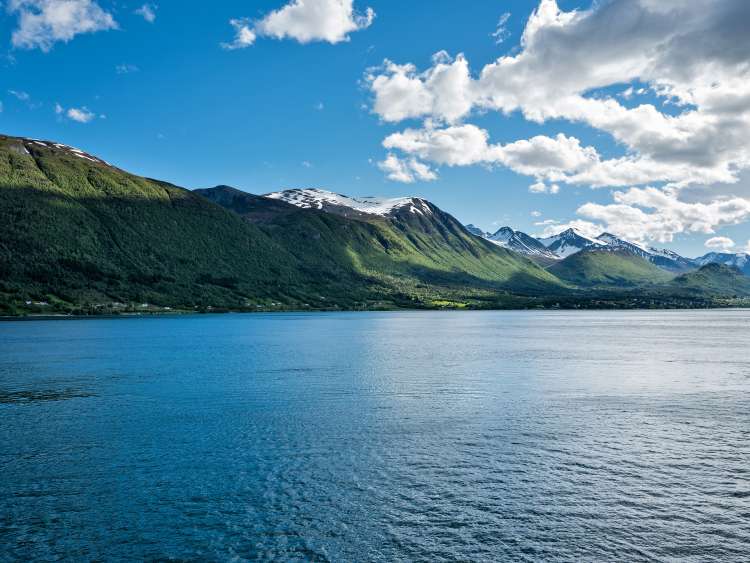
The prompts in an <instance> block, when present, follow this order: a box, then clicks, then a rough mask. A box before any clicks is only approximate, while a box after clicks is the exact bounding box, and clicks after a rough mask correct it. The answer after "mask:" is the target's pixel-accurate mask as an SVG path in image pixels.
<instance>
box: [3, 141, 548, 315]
mask: <svg viewBox="0 0 750 563" xmlns="http://www.w3.org/2000/svg"><path fill="white" fill-rule="evenodd" d="M240 193H242V192H240ZM214 196H215V197H214V199H215V200H216V201H217V203H214V202H212V201H209V200H208V199H207V198H206V197H204V196H203V195H201V194H200V193H195V192H191V191H189V190H185V189H183V188H180V187H177V186H174V185H171V184H169V183H166V182H161V181H157V180H151V179H147V178H142V177H139V176H136V175H133V174H129V173H128V172H125V171H123V170H120V169H118V168H116V167H114V166H111V165H109V164H108V163H106V162H104V161H102V160H100V159H98V158H97V157H95V156H92V155H90V154H87V153H84V152H82V151H79V150H77V149H73V148H72V147H67V146H65V145H62V144H58V143H53V142H48V141H36V140H30V139H21V138H15V137H7V136H0V235H1V236H0V311H5V312H8V311H10V312H14V311H21V312H22V311H27V310H30V311H33V312H45V311H54V310H63V311H76V312H108V311H115V312H116V311H121V310H125V309H129V308H133V307H134V304H137V306H135V308H136V310H141V309H144V310H149V309H151V308H152V305H158V306H160V307H172V308H199V309H203V308H208V307H213V308H232V309H251V310H256V309H277V308H307V307H310V308H360V307H366V308H373V307H375V308H378V307H394V306H396V307H397V306H428V307H429V306H436V305H438V306H439V305H441V304H446V305H448V306H451V305H466V304H468V305H472V306H509V305H517V304H518V303H522V302H523V301H519V300H518V299H517V298H516V297H514V296H513V295H510V292H514V293H518V294H524V295H537V294H539V293H540V292H544V291H548V290H550V289H551V290H558V289H560V288H561V287H562V286H561V284H560V282H559V281H558V280H556V279H555V278H554V277H553V276H551V275H550V274H548V273H547V272H545V271H543V270H541V269H540V268H538V267H537V266H535V265H534V264H532V263H531V262H529V261H528V260H526V259H525V258H522V257H520V256H517V255H515V254H513V253H510V252H508V251H502V249H495V248H493V247H492V246H491V245H490V244H489V243H486V244H485V243H482V242H479V243H477V242H475V241H474V240H473V237H470V235H468V234H467V233H465V231H463V229H462V228H461V226H460V225H458V223H457V222H456V221H455V220H454V219H453V218H452V217H450V216H449V215H447V214H444V213H443V212H442V211H440V210H438V209H437V208H434V213H435V217H436V220H435V221H432V222H420V221H419V220H418V219H415V218H412V217H408V216H406V217H402V218H401V219H398V220H396V219H394V220H385V219H381V220H372V221H366V220H354V219H346V218H344V217H338V216H336V215H333V214H329V213H320V212H315V211H310V210H300V209H298V208H296V207H294V206H291V205H289V204H286V203H284V202H282V201H274V200H270V199H268V198H260V197H257V196H248V195H247V194H243V198H245V199H244V200H243V202H239V203H237V202H236V203H237V204H241V205H247V206H250V207H249V208H242V207H241V206H240V207H237V208H236V209H231V210H229V209H226V207H232V206H231V205H228V204H227V202H226V201H219V199H217V198H218V197H219V193H218V192H217V193H215V194H214ZM253 202H255V203H253ZM433 207H434V206H433ZM146 304H149V305H146Z"/></svg>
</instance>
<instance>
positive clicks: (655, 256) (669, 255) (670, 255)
mask: <svg viewBox="0 0 750 563" xmlns="http://www.w3.org/2000/svg"><path fill="white" fill-rule="evenodd" d="M596 238H597V240H599V241H602V242H604V243H606V244H607V246H608V247H610V248H620V249H623V250H627V251H628V252H630V253H631V254H635V255H636V256H640V257H641V258H645V259H646V260H648V261H649V262H651V263H652V264H654V265H655V266H659V267H660V268H662V269H665V270H670V271H673V272H684V271H687V270H690V269H693V268H695V267H696V265H695V263H694V261H693V260H690V259H689V258H685V257H683V256H680V255H679V254H677V253H676V252H672V251H671V250H664V249H659V248H653V247H647V246H643V245H641V244H638V243H636V242H632V241H629V240H625V239H622V238H619V237H616V236H615V235H613V234H611V233H602V234H601V235H599V236H598V237H596Z"/></svg>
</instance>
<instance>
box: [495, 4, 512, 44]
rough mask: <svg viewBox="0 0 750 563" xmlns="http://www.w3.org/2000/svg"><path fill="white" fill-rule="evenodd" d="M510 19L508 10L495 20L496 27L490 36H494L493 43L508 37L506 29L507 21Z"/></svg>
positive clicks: (500, 41)
mask: <svg viewBox="0 0 750 563" xmlns="http://www.w3.org/2000/svg"><path fill="white" fill-rule="evenodd" d="M508 19H510V12H505V13H504V14H503V15H502V16H500V19H499V20H498V22H497V28H496V29H495V31H494V33H493V34H492V37H494V38H495V44H496V45H500V44H501V43H502V42H503V41H505V40H506V39H508V37H510V31H508V28H507V25H506V24H507V23H508Z"/></svg>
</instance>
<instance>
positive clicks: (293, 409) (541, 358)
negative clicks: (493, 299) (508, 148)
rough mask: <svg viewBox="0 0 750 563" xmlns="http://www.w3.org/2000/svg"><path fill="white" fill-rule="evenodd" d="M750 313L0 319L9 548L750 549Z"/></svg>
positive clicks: (28, 552)
mask: <svg viewBox="0 0 750 563" xmlns="http://www.w3.org/2000/svg"><path fill="white" fill-rule="evenodd" d="M749 344H750V311H747V312H743V311H707V312H576V313H566V312H539V313H531V312H445V313H442V312H435V313H430V312H413V313H411V312H410V313H344V314H305V315H293V314H276V315H224V316H191V317H174V318H164V317H162V318H135V319H119V320H105V319H100V320H77V321H46V322H43V321H34V322H8V323H0V559H1V560H32V559H33V560H57V559H74V560H92V559H99V560H118V559H131V558H134V559H158V558H165V559H169V558H171V559H181V560H218V561H223V560H230V559H232V560H246V559H248V560H257V559H263V560H266V559H268V560H321V561H322V560H332V561H396V560H421V561H440V560H473V561H493V560H529V561H531V560H629V561H633V560H693V561H711V560H713V561H743V560H744V561H747V560H748V559H750V479H749V478H750V408H749V405H750V353H749V351H750V348H749Z"/></svg>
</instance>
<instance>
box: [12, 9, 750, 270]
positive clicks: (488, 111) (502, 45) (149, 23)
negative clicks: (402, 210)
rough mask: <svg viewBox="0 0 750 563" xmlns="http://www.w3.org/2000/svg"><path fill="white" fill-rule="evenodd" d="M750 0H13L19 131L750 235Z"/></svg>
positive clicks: (696, 237)
mask: <svg viewBox="0 0 750 563" xmlns="http://www.w3.org/2000/svg"><path fill="white" fill-rule="evenodd" d="M748 27H750V2H747V1H746V0H598V1H596V2H592V1H590V0H578V1H569V0H558V1H557V2H555V1H554V0H523V1H522V0H472V1H471V2H465V1H464V2H459V1H457V0H431V1H430V2H429V3H426V2H403V1H402V0H256V1H252V2H251V1H239V0H237V1H233V0H224V1H221V2H214V3H206V2H203V1H197V0H196V1H193V0H180V1H176V0H170V1H158V0H157V1H155V2H152V3H143V1H142V0H139V1H132V2H131V1H127V0H6V1H5V2H3V3H2V5H1V6H0V68H1V69H2V71H1V72H2V74H1V77H2V78H1V82H0V103H1V104H2V105H1V106H0V109H1V111H0V123H1V124H2V126H1V127H0V132H2V133H5V134H10V135H18V136H24V137H33V138H41V139H48V140H54V141H57V142H62V143H66V144H69V145H72V146H76V147H79V148H81V149H84V150H86V151H87V152H90V153H92V154H95V155H97V156H99V157H101V158H103V159H104V160H107V161H108V162H111V163H113V164H115V165H117V166H119V167H121V168H123V169H125V170H128V171H130V172H133V173H136V174H140V175H144V176H147V177H151V178H158V179H162V180H166V181H170V182H172V183H174V184H177V185H180V186H183V187H186V188H191V189H192V188H204V187H210V186H214V185H217V184H228V185H232V186H234V187H237V188H240V189H243V190H246V191H249V192H252V193H267V192H272V191H277V190H280V189H286V188H306V187H317V188H323V189H329V190H332V191H336V192H339V193H344V194H347V195H351V196H366V195H380V196H388V197H396V196H402V195H415V196H421V197H425V198H427V199H429V200H430V201H432V202H434V203H435V204H436V205H438V206H439V207H441V208H442V209H444V210H446V211H448V212H449V213H451V214H453V215H455V216H456V217H457V218H458V219H459V220H461V221H462V222H464V223H473V224H475V225H478V226H480V227H481V228H483V229H485V230H488V231H494V230H496V229H497V228H499V227H501V226H504V225H510V226H512V227H513V228H516V229H519V230H522V231H524V232H527V233H530V234H534V235H549V234H554V233H555V232H559V231H561V230H563V229H565V228H567V227H570V226H573V227H576V228H578V229H580V230H581V231H582V232H584V233H587V234H591V235H596V234H598V233H600V232H602V231H604V230H607V231H609V232H612V233H614V234H616V235H619V236H622V237H625V238H628V239H630V240H634V241H637V242H641V243H644V244H650V245H654V246H658V247H668V248H672V249H674V250H676V251H678V252H680V253H682V254H684V255H687V256H697V255H701V254H704V253H706V252H708V251H714V250H716V251H723V250H728V251H732V252H741V251H750V142H749V141H750V34H748V33H747V29H748Z"/></svg>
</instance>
